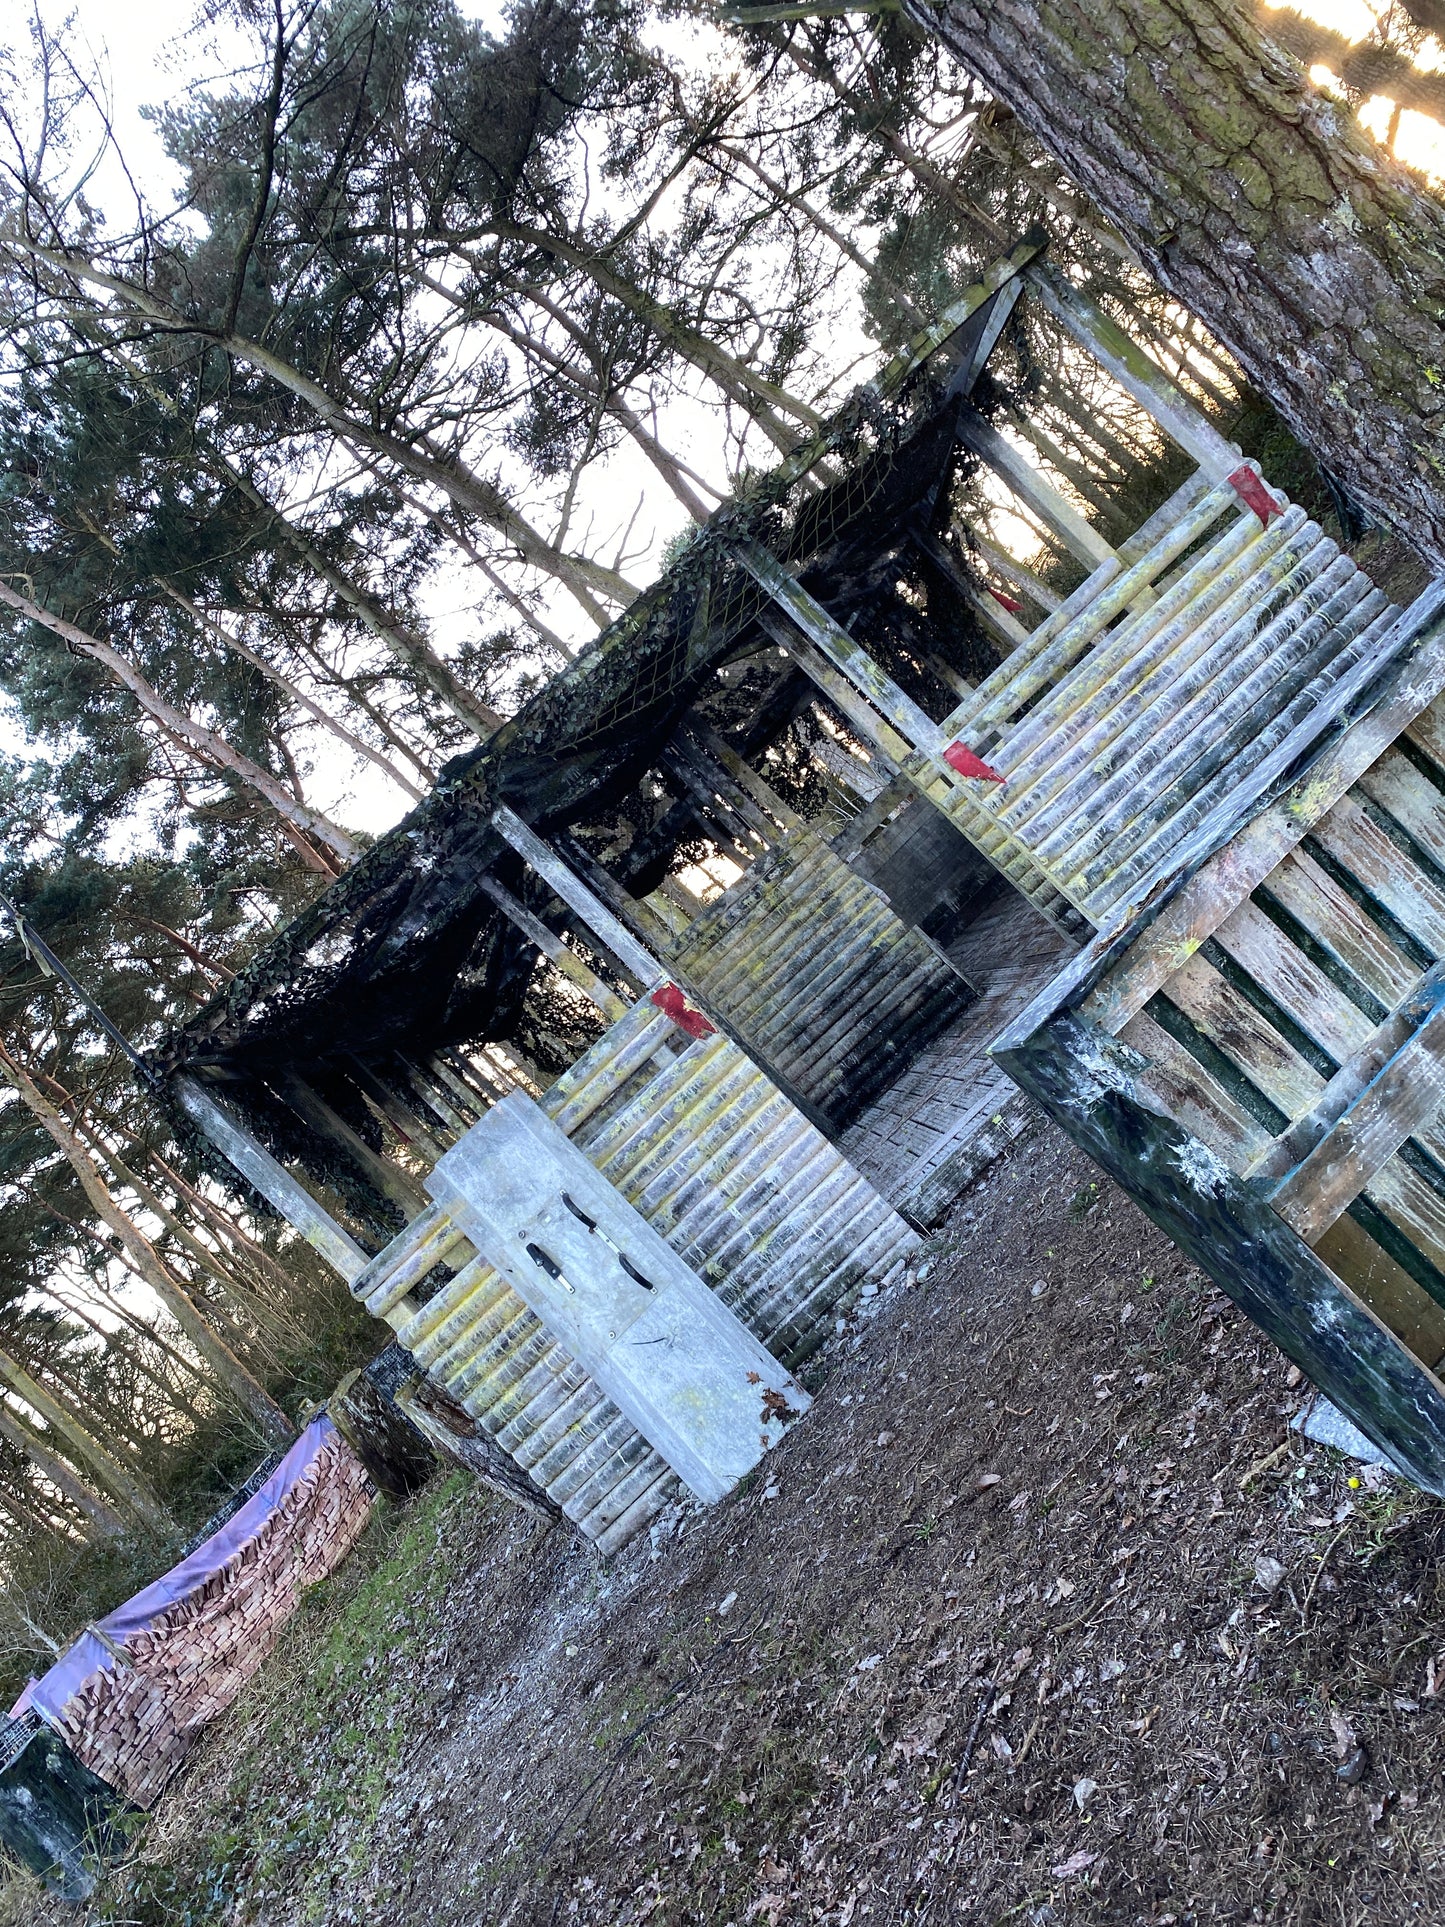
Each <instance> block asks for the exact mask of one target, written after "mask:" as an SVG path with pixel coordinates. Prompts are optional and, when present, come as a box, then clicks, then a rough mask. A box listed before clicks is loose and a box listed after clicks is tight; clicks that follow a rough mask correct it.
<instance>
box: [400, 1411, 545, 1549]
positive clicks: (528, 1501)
mask: <svg viewBox="0 0 1445 1927" xmlns="http://www.w3.org/2000/svg"><path fill="white" fill-rule="evenodd" d="M396 1403H397V1406H398V1409H399V1410H400V1411H401V1412H402V1413H403V1414H404V1415H405V1417H406V1418H407V1419H408V1420H409V1422H410V1423H411V1424H412V1425H414V1426H415V1427H416V1429H417V1431H418V1432H420V1433H421V1435H422V1436H423V1437H424V1438H425V1439H426V1441H427V1443H428V1444H429V1445H430V1446H431V1448H432V1450H433V1451H434V1452H435V1453H436V1454H437V1456H438V1457H439V1458H441V1459H450V1460H451V1461H452V1462H453V1463H454V1464H456V1465H460V1466H464V1467H465V1468H466V1470H467V1471H468V1472H470V1473H471V1474H472V1476H473V1477H474V1478H476V1479H478V1480H479V1481H480V1482H481V1483H482V1484H483V1485H484V1486H486V1488H487V1489H488V1491H489V1492H495V1493H496V1494H497V1496H498V1498H501V1499H506V1500H507V1501H508V1503H509V1504H511V1505H518V1506H521V1507H522V1509H523V1511H524V1512H534V1513H535V1514H536V1515H537V1517H538V1518H539V1519H545V1520H547V1521H548V1523H549V1524H550V1523H551V1522H552V1521H553V1520H556V1519H560V1518H561V1517H562V1510H561V1507H560V1506H558V1505H556V1504H555V1503H554V1502H553V1501H552V1500H551V1499H549V1498H548V1496H547V1494H546V1493H545V1492H544V1491H543V1490H542V1488H541V1487H540V1486H538V1485H534V1484H533V1482H532V1481H531V1479H529V1478H528V1477H527V1474H526V1473H525V1472H524V1471H523V1470H522V1468H521V1466H519V1465H518V1464H517V1462H516V1460H515V1459H514V1458H512V1457H510V1456H509V1454H507V1453H506V1452H504V1451H503V1450H502V1448H501V1446H500V1445H498V1444H497V1443H496V1441H495V1440H494V1439H493V1438H492V1437H491V1435H490V1434H489V1433H487V1432H486V1431H484V1430H483V1428H482V1427H481V1426H480V1425H478V1423H477V1421H476V1420H475V1419H474V1418H473V1417H472V1415H471V1414H470V1412H467V1411H465V1410H464V1409H463V1408H462V1407H461V1406H460V1405H458V1404H457V1402H456V1400H455V1399H453V1398H449V1397H448V1396H447V1394H446V1393H445V1392H444V1391H442V1389H441V1387H440V1386H439V1385H434V1384H433V1383H432V1381H431V1380H430V1379H428V1378H423V1377H422V1376H421V1375H420V1374H417V1375H415V1376H413V1377H412V1378H410V1379H409V1380H408V1381H407V1382H406V1383H405V1384H404V1385H402V1386H401V1387H399V1389H398V1391H397V1394H396Z"/></svg>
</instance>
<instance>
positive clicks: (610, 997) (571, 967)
mask: <svg viewBox="0 0 1445 1927" xmlns="http://www.w3.org/2000/svg"><path fill="white" fill-rule="evenodd" d="M481 888H482V890H483V892H484V894H485V895H487V896H489V897H490V898H491V899H492V902H493V903H495V904H496V906H497V908H498V909H499V910H500V911H501V912H502V915H503V916H504V917H507V918H509V919H510V920H511V921H512V922H513V923H514V924H516V926H517V928H518V929H519V930H520V931H521V933H522V935H523V936H524V937H525V938H526V939H527V941H528V943H530V944H535V945H536V947H537V949H538V950H540V951H541V953H542V955H543V956H544V957H546V958H547V959H548V960H549V961H550V962H551V963H553V964H555V965H556V966H557V968H558V970H560V971H561V973H562V975H563V976H564V977H568V978H570V979H571V981H572V982H573V983H574V984H576V985H577V987H578V989H579V990H582V991H585V992H586V994H587V995H588V996H589V997H590V998H591V999H592V1001H593V1003H594V1004H596V1006H597V1008H598V1009H599V1010H600V1011H601V1012H602V1015H603V1016H604V1017H606V1018H607V1019H608V1020H609V1021H615V1020H616V1019H617V1018H618V1017H621V1016H622V1014H623V1013H624V1012H625V1011H626V1009H627V1005H626V1004H625V1003H624V1002H623V1001H622V999H621V998H620V997H619V996H618V995H617V993H616V991H615V990H612V989H610V988H609V986H608V985H606V984H605V983H603V981H602V979H601V978H600V977H599V976H598V975H597V973H596V971H595V970H589V969H588V967H587V965H586V964H585V963H583V961H582V959H581V958H580V957H579V956H578V955H577V952H576V951H575V950H572V949H570V948H569V947H568V945H567V944H565V943H564V942H563V940H562V939H561V937H559V936H557V934H556V933H555V932H554V931H551V930H549V929H548V928H547V926H546V924H545V923H543V921H542V919H541V918H540V917H534V916H533V915H532V912H531V911H530V910H529V909H528V908H527V907H526V905H525V904H523V903H519V902H518V901H517V899H516V898H515V897H514V896H513V895H512V893H511V891H510V890H506V889H504V888H503V887H502V885H501V884H500V883H498V882H497V880H496V878H495V877H483V878H482V879H481Z"/></svg>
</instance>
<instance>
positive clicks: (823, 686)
mask: <svg viewBox="0 0 1445 1927" xmlns="http://www.w3.org/2000/svg"><path fill="white" fill-rule="evenodd" d="M758 624H759V627H760V628H762V629H763V630H765V631H766V633H767V634H768V635H770V636H771V637H772V639H773V641H774V642H776V643H777V644H778V646H779V648H781V649H784V650H786V651H787V653H788V654H789V655H790V656H791V657H792V658H793V661H794V662H795V663H797V665H798V667H799V668H800V669H801V670H802V671H803V674H804V675H805V676H807V677H808V679H809V680H810V681H811V682H813V683H814V684H816V685H817V687H818V688H819V689H820V690H821V691H822V692H823V694H824V695H825V696H826V697H827V698H828V700H829V702H830V703H832V705H833V706H834V708H835V709H836V710H837V711H838V713H839V714H840V715H841V716H845V717H846V718H847V719H848V721H849V722H850V723H851V724H852V725H853V727H854V729H856V730H857V732H858V734H859V735H860V736H861V737H862V738H863V740H864V742H865V743H871V744H872V745H873V747H874V748H875V749H876V750H878V752H879V753H880V755H882V756H883V757H884V758H885V759H886V761H887V763H888V765H889V767H890V770H895V769H896V768H897V767H898V765H899V764H900V763H906V762H907V761H908V758H909V757H910V756H911V755H912V754H913V745H912V743H910V742H909V741H908V739H907V738H906V737H904V736H900V735H899V733H898V731H897V730H896V729H895V728H894V727H893V725H892V724H891V723H890V722H887V721H885V720H884V718H883V717H882V716H880V715H879V713H878V711H877V710H876V709H874V708H873V706H872V705H871V704H870V703H867V702H865V701H864V700H863V698H862V697H861V696H860V695H859V694H858V691H857V690H856V689H855V688H854V687H853V684H852V683H851V682H850V681H849V680H848V678H847V677H846V676H845V675H844V674H843V673H842V671H841V670H840V669H838V668H836V667H835V666H834V664H833V663H831V662H830V661H829V660H828V658H827V656H825V655H824V654H823V651H822V650H821V649H819V648H817V647H816V646H815V645H814V644H813V643H812V642H811V641H810V640H809V638H808V637H807V636H805V635H804V634H803V632H802V631H801V630H800V629H799V628H798V627H797V625H796V624H795V623H793V622H791V621H789V620H788V618H787V617H786V616H785V615H784V614H783V613H782V611H781V610H770V609H765V610H764V611H763V613H762V614H761V615H760V616H759V617H758Z"/></svg>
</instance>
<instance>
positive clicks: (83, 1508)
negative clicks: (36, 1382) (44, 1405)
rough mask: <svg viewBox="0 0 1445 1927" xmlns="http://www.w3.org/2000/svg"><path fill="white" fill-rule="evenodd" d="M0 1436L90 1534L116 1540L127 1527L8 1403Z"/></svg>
mask: <svg viewBox="0 0 1445 1927" xmlns="http://www.w3.org/2000/svg"><path fill="white" fill-rule="evenodd" d="M0 1438H3V1439H8V1440H9V1441H10V1443H11V1444H12V1445H14V1446H16V1447H18V1448H19V1450H20V1451H22V1452H23V1453H24V1454H25V1456H26V1458H28V1459H29V1461H30V1463H31V1464H32V1465H33V1466H34V1467H35V1469H36V1471H37V1472H38V1473H40V1475H41V1477H42V1478H45V1479H48V1480H49V1481H50V1483H51V1484H52V1485H53V1486H54V1487H55V1489H56V1491H57V1492H59V1493H60V1494H61V1495H62V1497H64V1498H65V1499H68V1500H69V1502H70V1503H71V1505H73V1506H74V1507H75V1509H76V1511H77V1512H79V1513H80V1514H81V1516H82V1518H83V1519H84V1520H85V1522H86V1525H85V1530H86V1531H87V1532H88V1533H90V1534H91V1535H92V1536H93V1537H99V1538H102V1539H120V1538H123V1537H124V1536H125V1534H126V1533H127V1532H128V1531H129V1530H130V1528H129V1526H128V1525H127V1524H126V1521H125V1517H124V1515H123V1514H122V1513H121V1512H119V1511H118V1510H117V1509H116V1507H115V1506H113V1505H112V1504H111V1503H110V1501H109V1499H102V1498H101V1497H100V1495H99V1493H96V1492H92V1491H91V1489H90V1487H89V1486H88V1485H87V1484H86V1483H85V1481H84V1479H82V1478H80V1477H79V1476H78V1475H77V1474H76V1473H75V1472H74V1471H72V1469H71V1468H70V1466H68V1465H67V1464H66V1463H65V1460H64V1459H63V1458H61V1456H60V1454H59V1453H58V1452H52V1451H51V1450H50V1448H49V1446H48V1445H46V1444H45V1443H44V1441H43V1440H42V1439H41V1438H40V1436H39V1434H38V1433H37V1432H35V1431H33V1430H32V1429H31V1427H30V1426H28V1425H27V1424H26V1423H25V1421H24V1419H23V1418H21V1416H20V1415H19V1413H18V1412H12V1411H11V1410H10V1408H9V1407H8V1406H0Z"/></svg>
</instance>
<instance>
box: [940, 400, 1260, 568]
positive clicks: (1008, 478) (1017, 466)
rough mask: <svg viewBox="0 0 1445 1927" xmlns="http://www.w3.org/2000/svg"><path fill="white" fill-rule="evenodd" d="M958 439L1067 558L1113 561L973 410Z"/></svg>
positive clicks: (965, 414) (1087, 526)
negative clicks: (1047, 531) (1054, 539)
mask: <svg viewBox="0 0 1445 1927" xmlns="http://www.w3.org/2000/svg"><path fill="white" fill-rule="evenodd" d="M958 439H959V440H960V441H961V442H962V443H963V445H964V447H965V448H971V449H972V450H973V452H974V454H975V455H978V456H981V457H982V459H983V460H984V461H986V462H987V463H988V465H989V467H990V468H991V469H992V470H993V471H994V473H995V474H996V475H1001V476H1002V477H1003V479H1004V481H1005V482H1007V484H1008V486H1009V487H1010V488H1011V489H1012V490H1013V492H1014V494H1015V495H1017V496H1018V498H1019V500H1020V501H1021V502H1023V503H1024V504H1025V506H1026V507H1028V508H1030V509H1032V510H1033V512H1034V514H1035V515H1036V516H1037V517H1038V518H1039V520H1040V521H1041V522H1042V523H1043V524H1044V526H1045V528H1048V529H1052V531H1053V532H1054V534H1055V535H1056V536H1057V537H1058V538H1059V540H1060V541H1061V542H1062V543H1063V544H1064V546H1065V548H1066V549H1067V550H1068V551H1069V553H1070V555H1072V556H1074V557H1076V558H1077V559H1078V560H1079V561H1080V562H1082V563H1083V565H1084V567H1085V568H1086V569H1089V570H1093V569H1097V568H1098V566H1099V564H1100V563H1101V562H1112V561H1114V560H1115V559H1116V556H1115V551H1114V550H1113V548H1112V547H1111V546H1110V545H1109V543H1107V542H1106V541H1105V540H1104V538H1103V536H1102V535H1100V534H1099V531H1098V530H1097V529H1096V528H1095V527H1094V526H1093V524H1092V523H1090V522H1086V521H1085V520H1084V518H1083V516H1082V515H1080V514H1079V512H1078V510H1077V509H1075V508H1073V507H1072V506H1071V505H1070V503H1068V502H1067V501H1065V499H1064V497H1063V496H1062V495H1060V493H1059V491H1058V490H1057V489H1056V488H1055V487H1054V485H1053V483H1052V482H1049V481H1046V480H1045V479H1044V477H1043V476H1042V475H1041V474H1040V473H1039V471H1038V470H1037V469H1036V468H1035V467H1034V466H1033V464H1032V463H1031V462H1030V461H1028V460H1027V459H1026V458H1025V456H1024V455H1023V454H1022V453H1021V452H1020V451H1019V450H1018V449H1016V448H1015V447H1014V446H1013V444H1012V443H1011V442H1009V441H1006V440H1005V439H1004V437H1003V436H1002V435H1000V434H999V432H998V430H997V429H996V428H995V427H994V426H993V424H992V423H991V422H987V421H985V420H984V418H983V416H982V415H980V414H978V413H977V411H976V410H974V409H972V408H963V409H960V411H959V416H958ZM1237 466H1238V464H1237V463H1236V467H1237Z"/></svg>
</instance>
